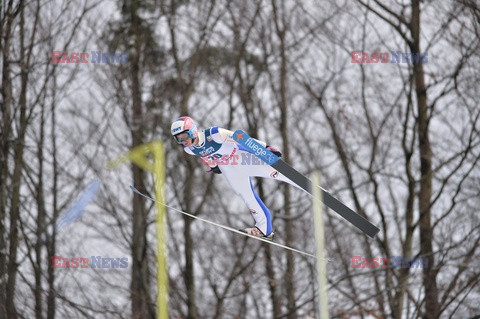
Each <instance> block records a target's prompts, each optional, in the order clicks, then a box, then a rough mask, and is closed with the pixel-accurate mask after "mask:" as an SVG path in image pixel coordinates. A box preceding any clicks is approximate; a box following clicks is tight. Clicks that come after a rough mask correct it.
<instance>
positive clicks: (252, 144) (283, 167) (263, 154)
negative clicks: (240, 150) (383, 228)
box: [233, 130, 380, 238]
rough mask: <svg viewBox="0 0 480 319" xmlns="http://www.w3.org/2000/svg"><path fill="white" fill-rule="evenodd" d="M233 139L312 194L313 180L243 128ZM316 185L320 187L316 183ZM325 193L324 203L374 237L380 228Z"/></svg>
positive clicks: (235, 133) (323, 191)
mask: <svg viewBox="0 0 480 319" xmlns="http://www.w3.org/2000/svg"><path fill="white" fill-rule="evenodd" d="M233 139H234V140H235V141H236V142H237V143H238V144H239V145H241V146H243V147H244V148H246V149H247V151H248V152H250V153H252V154H254V155H256V156H257V157H258V158H260V159H261V160H263V161H264V162H265V163H267V164H268V165H270V166H272V167H273V168H275V169H276V170H277V171H279V172H280V173H282V174H283V175H285V176H286V177H287V178H289V179H290V180H291V181H292V182H294V183H295V184H297V185H298V186H299V187H301V188H302V189H303V190H305V191H306V192H307V193H309V194H310V195H312V181H311V180H310V179H309V178H307V177H306V176H304V175H303V174H301V173H300V172H298V171H297V170H296V169H294V168H293V167H291V166H290V165H288V164H287V163H285V162H284V161H283V160H282V159H280V158H279V157H278V156H276V155H275V154H273V153H272V152H270V151H269V150H267V149H266V148H265V147H263V146H262V145H261V144H260V143H258V142H257V141H256V140H255V139H253V138H251V137H250V136H249V135H248V134H247V133H245V132H244V131H243V130H236V131H235V132H234V133H233ZM315 186H316V187H320V186H318V185H315ZM320 189H321V190H322V194H323V203H324V204H325V205H327V207H329V208H331V209H333V210H334V211H335V212H336V213H337V214H339V215H340V216H342V217H343V218H345V219H346V220H347V221H348V222H350V223H351V224H352V225H354V226H355V227H357V228H358V229H359V230H361V231H362V232H363V233H364V234H366V235H367V236H369V237H370V238H374V237H375V236H376V235H377V233H378V232H379V231H380V229H379V228H378V227H377V226H375V225H374V224H372V223H370V222H369V221H368V220H366V219H365V218H364V217H362V216H360V215H359V214H358V213H356V212H355V211H353V210H352V209H351V208H349V207H348V206H346V205H345V204H343V203H342V202H341V201H339V200H338V199H336V198H335V197H333V196H332V195H331V194H330V193H329V192H328V191H326V190H325V189H323V188H321V187H320Z"/></svg>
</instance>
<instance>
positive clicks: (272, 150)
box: [267, 145, 282, 157]
mask: <svg viewBox="0 0 480 319" xmlns="http://www.w3.org/2000/svg"><path fill="white" fill-rule="evenodd" d="M267 150H269V151H270V152H272V153H273V154H275V155H277V156H278V157H282V152H280V150H279V149H278V148H276V147H275V146H271V145H267Z"/></svg>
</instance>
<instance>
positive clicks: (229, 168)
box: [184, 126, 298, 236]
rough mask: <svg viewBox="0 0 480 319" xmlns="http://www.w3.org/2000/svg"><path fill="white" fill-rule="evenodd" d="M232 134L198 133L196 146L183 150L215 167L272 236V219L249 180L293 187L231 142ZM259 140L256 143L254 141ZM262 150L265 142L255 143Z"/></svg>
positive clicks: (213, 129) (221, 131)
mask: <svg viewBox="0 0 480 319" xmlns="http://www.w3.org/2000/svg"><path fill="white" fill-rule="evenodd" d="M232 137H233V132H232V131H229V130H226V129H223V128H219V127H217V126H214V127H210V128H206V129H205V130H203V131H201V132H200V131H199V132H198V139H199V142H198V145H196V146H195V145H191V146H189V147H185V148H184V150H185V152H187V153H188V154H190V155H196V156H200V157H202V164H204V165H209V166H210V167H214V166H217V165H218V168H219V169H220V171H221V172H222V175H223V176H224V177H225V178H226V180H227V182H228V183H229V184H230V187H232V189H233V190H234V191H235V192H236V193H237V194H238V195H239V196H240V197H241V198H242V199H243V201H244V202H245V204H246V205H247V207H248V208H249V209H250V212H251V214H252V216H253V218H254V220H255V226H256V227H257V228H258V229H260V231H261V232H262V233H263V234H264V235H265V236H268V235H270V234H271V233H272V231H273V229H272V216H271V214H270V211H269V210H268V208H267V207H266V206H265V204H264V203H263V202H262V200H261V199H260V197H259V196H258V195H257V193H256V192H255V190H254V188H253V184H252V181H251V177H264V178H273V179H278V180H281V181H284V182H287V183H289V184H292V185H294V186H296V187H298V186H297V185H296V184H294V183H293V182H292V181H291V180H290V179H288V178H286V177H285V176H284V175H282V174H281V173H279V172H278V171H276V170H275V169H274V168H272V167H271V166H270V165H268V164H266V163H265V162H263V161H262V160H260V159H259V158H258V157H257V156H255V155H254V154H252V153H249V152H248V151H247V150H246V149H245V148H243V147H242V146H241V145H239V144H237V143H236V142H235V141H234V140H233V138H232ZM257 141H258V140H257ZM258 142H259V143H260V144H262V145H263V146H264V147H266V144H265V142H262V141H258Z"/></svg>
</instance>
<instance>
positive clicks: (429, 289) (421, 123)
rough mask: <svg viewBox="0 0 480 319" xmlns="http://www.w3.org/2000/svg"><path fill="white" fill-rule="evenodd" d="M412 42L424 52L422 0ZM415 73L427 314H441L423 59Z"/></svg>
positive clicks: (415, 6)
mask: <svg viewBox="0 0 480 319" xmlns="http://www.w3.org/2000/svg"><path fill="white" fill-rule="evenodd" d="M411 34H412V38H413V42H412V43H411V48H410V49H411V51H412V53H420V52H421V50H420V0H412V21H411ZM413 76H414V80H415V88H416V96H417V112H418V118H417V123H418V125H417V128H418V143H419V145H418V147H419V151H420V171H421V178H420V191H419V194H418V200H419V212H420V224H419V226H420V254H421V256H423V257H426V258H428V267H425V268H423V285H424V288H425V318H437V317H438V314H439V304H438V288H437V281H436V277H437V274H436V271H435V268H434V267H435V264H434V262H435V259H434V255H433V247H432V246H433V245H432V241H433V228H432V222H431V218H432V217H431V207H430V202H431V197H432V149H431V145H430V138H429V115H428V105H427V91H426V87H425V75H424V71H423V64H422V63H415V62H413Z"/></svg>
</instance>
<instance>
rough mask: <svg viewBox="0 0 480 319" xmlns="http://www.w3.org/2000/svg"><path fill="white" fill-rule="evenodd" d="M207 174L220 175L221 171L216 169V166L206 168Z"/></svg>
mask: <svg viewBox="0 0 480 319" xmlns="http://www.w3.org/2000/svg"><path fill="white" fill-rule="evenodd" d="M207 173H215V174H222V171H221V170H220V168H218V166H215V167H210V166H209V167H208V168H207Z"/></svg>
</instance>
